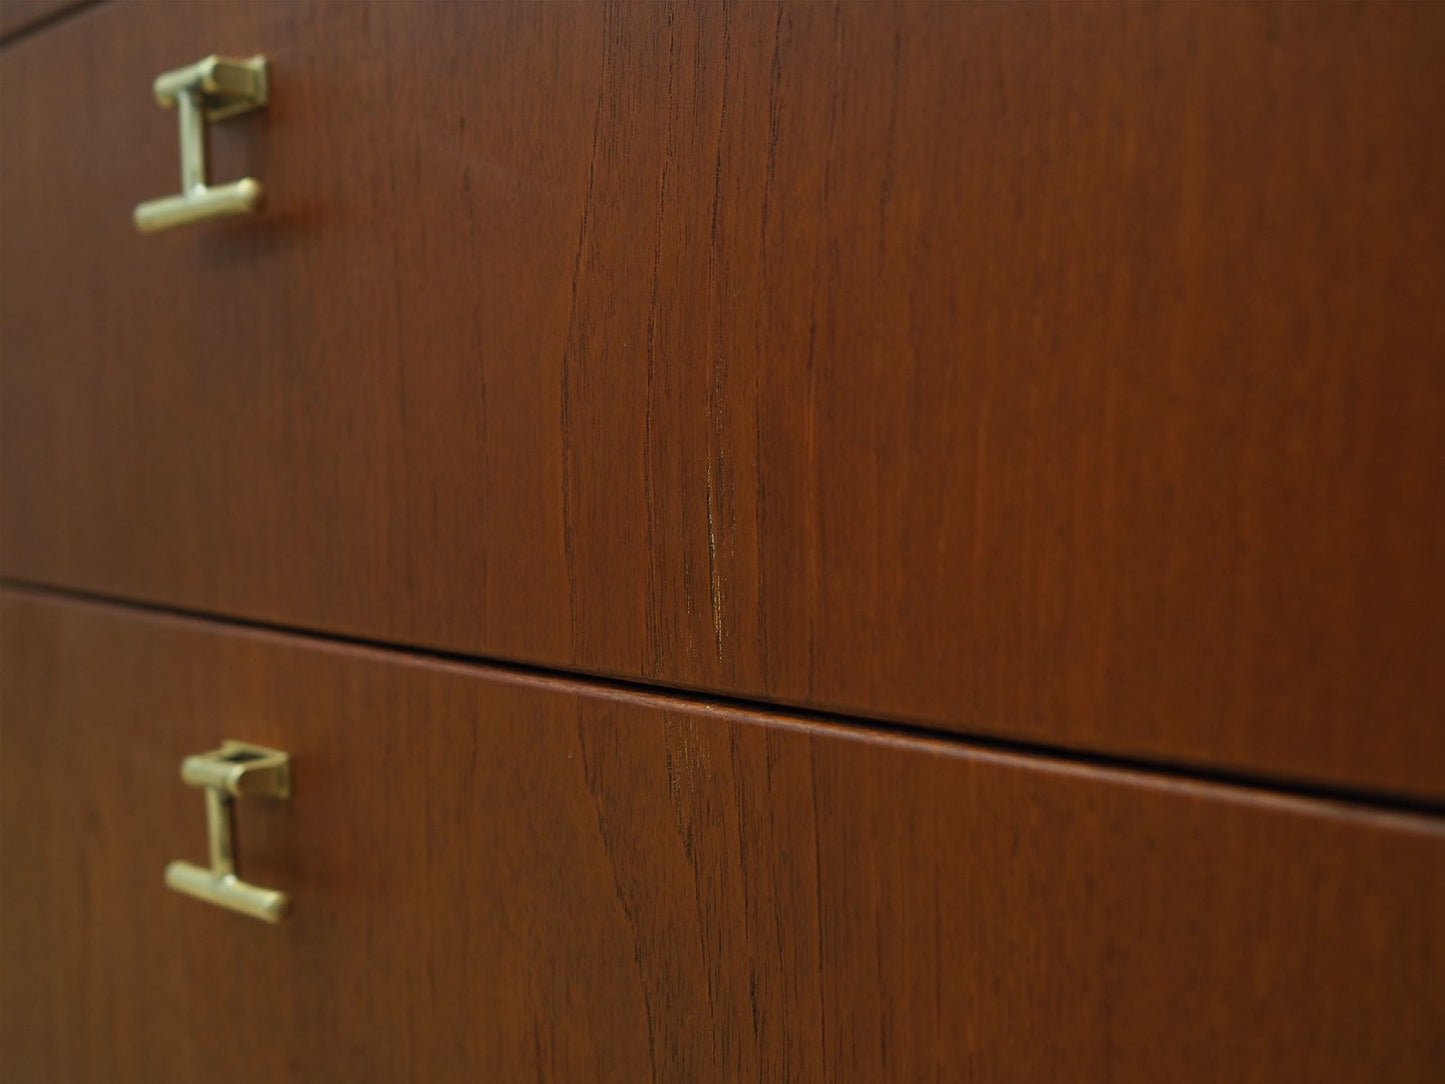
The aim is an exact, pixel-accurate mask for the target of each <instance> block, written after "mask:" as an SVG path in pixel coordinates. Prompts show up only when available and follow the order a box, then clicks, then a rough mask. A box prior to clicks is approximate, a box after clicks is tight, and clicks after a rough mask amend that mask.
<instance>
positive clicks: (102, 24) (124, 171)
mask: <svg viewBox="0 0 1445 1084" xmlns="http://www.w3.org/2000/svg"><path fill="white" fill-rule="evenodd" d="M217 50H219V51H222V52H230V53H238V54H245V53H249V52H251V51H253V50H255V51H264V52H265V53H267V54H268V55H269V56H270V57H271V58H272V60H273V63H274V76H275V83H274V87H275V94H274V100H273V103H272V105H271V107H270V109H269V110H267V111H266V113H264V114H262V115H256V116H253V117H250V118H247V119H242V120H235V121H230V122H227V123H225V124H223V125H220V126H219V127H218V128H217V129H216V131H215V134H214V140H213V142H214V149H215V157H216V160H217V166H218V168H217V176H218V178H220V179H231V178H234V177H238V176H241V175H243V174H246V173H251V174H254V175H255V176H257V177H259V178H260V179H261V180H262V181H263V182H264V183H265V184H266V185H268V186H269V190H270V193H271V204H270V207H269V209H268V210H267V211H266V213H265V214H264V216H262V217H259V218H256V219H254V220H252V221H233V222H229V223H223V224H217V225H211V226H206V227H201V228H193V229H188V230H184V231H179V232H176V233H174V234H170V235H165V236H152V237H141V236H139V235H137V234H136V233H135V232H134V231H133V229H132V228H131V225H130V221H129V213H130V208H131V206H132V205H133V204H134V203H136V202H137V201H140V200H143V199H146V198H149V197H153V196H156V195H160V194H163V193H166V192H168V191H171V190H172V189H173V188H174V187H175V185H176V169H177V167H176V156H177V152H176V135H175V124H174V117H173V116H172V115H171V114H170V113H165V112H162V111H160V110H158V109H156V108H155V106H154V105H153V104H152V102H151V99H150V95H149V91H148V87H149V83H150V80H151V78H152V77H153V76H154V75H155V74H156V73H157V72H159V71H162V70H165V69H167V68H170V67H174V66H176V65H178V64H181V63H185V62H188V61H191V60H194V59H196V58H197V57H200V56H202V55H205V54H206V53H209V52H212V51H217ZM1442 55H1445V7H1442V6H1441V5H1438V4H1419V5H1398V6H1391V5H1364V6H1354V5H1327V6H1317V5H1268V4H1265V5H1180V4H1171V5H1159V6H1138V5H1116V6H1105V7H1098V6H1091V5H1070V4H1065V5H1061V6H1046V5H1036V4H1026V5H998V4H991V5H982V6H976V7H968V6H959V5H952V4H949V5H915V4H907V5H898V6H885V5H874V6H865V5H852V6H850V5H844V6H842V7H837V8H835V7H831V6H825V5H813V4H803V5H797V6H784V7H781V8H779V7H774V6H765V5H746V6H741V7H724V6H712V5H708V6H704V7H701V8H691V7H685V6H684V7H673V6H631V5H623V6H617V7H603V6H584V7H576V8H573V7H562V6H558V5H537V6H498V5H489V4H453V5H443V6H436V7H431V6H424V5H419V4H384V5H363V4H329V5H317V6H308V5H292V4H271V5H262V6H251V5H247V6H232V5H225V4H219V3H218V4H194V5H165V6H163V7H152V6H147V5H129V4H117V5H106V6H103V7H101V8H98V9H96V10H94V11H91V12H88V13H86V14H85V15H84V16H83V17H81V18H78V19H76V20H74V21H73V22H69V21H67V22H65V23H62V24H58V25H57V26H55V27H53V28H51V29H50V30H48V31H47V32H46V33H45V34H44V35H36V36H35V37H33V38H30V39H25V40H21V41H20V42H18V43H16V44H15V46H13V47H12V48H10V49H8V50H7V51H6V53H5V57H4V63H3V82H4V93H3V95H0V98H3V102H0V108H3V112H4V115H3V125H0V147H3V162H4V169H5V177H4V184H3V191H0V216H3V221H0V225H3V232H4V245H3V255H0V315H3V339H0V346H3V369H0V475H3V476H0V482H3V486H0V495H3V511H4V523H3V532H0V567H3V572H4V574H5V575H6V576H8V577H11V578H15V579H20V580H26V581H32V582H37V583H51V584H63V585H68V586H70V587H74V588H80V589H85V590H89V591H95V592H101V593H106V594H111V595H115V596H120V597H129V598H141V599H150V600H156V601H161V602H165V603H170V604H174V605H179V606H183V607H188V608H193V609H198V610H203V611H209V612H216V613H222V614H230V615H244V616H247V617H252V618H259V619H264V620H267V621H272V622H278V623H283V624H289V625H296V626H301V627H308V628H317V629H325V630H331V631H337V632H343V633H349V634H355V635H359V636H364V637H369V638H374V639H380V640H386V641H393V642H406V643H414V644H419V645H428V646H433V647H441V648H446V649H450V650H454V651H458V652H464V653H470V654H474V655H480V656H488V657H496V658H502V659H518V660H527V661H530V662H534V663H539V664H543V665H547V666H553V667H560V668H567V669H575V670H580V671H586V672H593V673H601V674H609V675H620V676H626V677H630V678H637V679H642V680H646V681H651V682H656V683H661V684H669V685H681V686H687V687H692V688H697V689H702V690H715V691H721V692H727V693H731V694H736V695H739V696H744V697H749V698H757V699H763V700H772V701H777V702H782V703H793V704H809V705H815V706H818V707H822V708H827V709H832V710H837V711H841V712H846V713H852V714H858V715H872V716H877V717H886V718H891V719H898V720H905V721H911V722H917V723H921V724H925V725H928V726H931V727H938V728H945V729H951V730H957V731H961V732H965V733H979V734H994V735H1004V736H1009V737H1013V738H1019V739H1026V740H1029V741H1036V742H1045V743H1055V744H1058V745H1061V746H1066V747H1074V748H1083V749H1092V750H1102V751H1105V752H1109V753H1114V754H1123V755H1128V756H1142V757H1151V758H1161V759H1166V760H1174V761H1184V762H1189V763H1195V764H1201V765H1213V766H1221V767H1226V768H1231V769H1237V770H1244V771H1249V772H1257V773H1264V774H1272V775H1275V776H1280V777H1286V776H1287V777H1293V778H1302V779H1306V780H1316V781H1323V782H1327V783H1340V784H1347V785H1353V786H1360V787H1368V788H1379V789H1391V790H1396V791H1400V792H1408V793H1412V794H1415V795H1420V796H1427V797H1431V798H1434V799H1439V798H1441V797H1442V796H1445V772H1442V769H1441V765H1442V764H1445V727H1442V726H1441V725H1440V721H1441V719H1442V718H1445V662H1442V660H1445V624H1442V623H1445V617H1442V615H1445V574H1442V571H1441V568H1442V565H1441V561H1440V554H1441V553H1442V552H1445V513H1442V510H1441V502H1440V500H1439V499H1438V498H1439V494H1440V493H1441V492H1442V491H1445V424H1442V407H1445V359H1442V346H1441V344H1442V342H1445V305H1441V304H1440V299H1441V298H1442V297H1445V255H1442V254H1445V125H1442V124H1441V122H1440V118H1441V117H1442V116H1445V79H1442V77H1441V67H1440V58H1441V56H1442Z"/></svg>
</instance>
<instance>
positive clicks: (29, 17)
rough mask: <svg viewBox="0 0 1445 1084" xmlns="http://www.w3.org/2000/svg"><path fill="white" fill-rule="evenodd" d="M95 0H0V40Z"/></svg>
mask: <svg viewBox="0 0 1445 1084" xmlns="http://www.w3.org/2000/svg"><path fill="white" fill-rule="evenodd" d="M92 3H95V0H0V42H3V41H9V40H10V39H11V38H13V37H15V36H16V35H17V34H19V33H20V32H21V31H24V30H29V29H31V28H33V27H37V26H38V25H39V24H40V23H43V22H45V21H46V20H48V19H54V18H56V17H57V16H59V15H63V14H65V13H66V12H67V11H69V10H70V9H71V8H78V7H83V6H86V5H87V4H92Z"/></svg>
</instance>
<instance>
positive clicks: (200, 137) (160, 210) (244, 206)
mask: <svg viewBox="0 0 1445 1084" xmlns="http://www.w3.org/2000/svg"><path fill="white" fill-rule="evenodd" d="M152 89H153V91H154V94H155V99H156V104H157V105H159V106H161V107H162V108H163V109H175V110H176V112H177V113H178V114H179V121H180V140H181V191H180V193H179V194H177V195H174V196H162V197H161V198H160V199H153V200H147V201H146V202H145V203H141V204H138V205H137V206H136V209H135V215H134V217H135V225H136V229H138V230H140V231H141V232H142V233H156V232H158V231H160V230H168V229H171V228H172V227H175V226H184V225H186V224H188V223H191V222H204V221H206V220H207V219H212V218H223V217H225V216H227V215H239V214H246V213H248V212H250V211H254V210H256V209H257V208H258V207H260V206H261V202H262V200H263V198H264V197H265V191H264V189H262V187H261V182H260V181H258V180H256V179H255V178H254V177H244V178H242V179H241V180H239V181H232V182H231V183H229V184H219V185H212V184H211V183H210V178H209V168H208V166H207V162H206V123H207V122H208V121H220V120H225V119H226V118H227V117H235V116H239V115H241V114H242V113H249V112H251V111H252V110H253V109H261V108H263V107H264V106H265V105H266V103H267V102H268V101H270V96H271V88H270V76H269V72H268V68H267V64H266V58H265V57H264V56H260V55H257V56H253V57H248V58H246V59H244V60H240V59H236V58H234V57H224V56H208V57H206V59H205V60H199V61H197V62H196V63H194V64H188V65H186V66H185V67H184V68H177V69H175V70H174V71H168V72H164V73H162V74H161V75H158V76H157V77H156V81H155V84H154V86H153V88H152Z"/></svg>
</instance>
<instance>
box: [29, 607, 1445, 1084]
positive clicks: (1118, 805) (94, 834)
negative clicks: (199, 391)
mask: <svg viewBox="0 0 1445 1084" xmlns="http://www.w3.org/2000/svg"><path fill="white" fill-rule="evenodd" d="M0 616H3V621H0V635H3V670H0V673H3V685H0V690H3V711H4V726H3V730H0V741H3V749H0V754H3V755H0V842H3V849H4V864H3V867H0V879H3V899H0V902H3V907H0V954H3V957H0V1009H3V1011H0V1039H3V1042H0V1062H3V1066H0V1068H3V1070H4V1072H3V1075H4V1077H5V1079H7V1080H16V1081H20V1080H76V1081H80V1080H97V1081H99V1080H105V1081H131V1080H200V1079H205V1080H208V1081H216V1082H217V1084H219V1082H222V1081H229V1080H237V1081H240V1080H274V1081H290V1080H322V1079H324V1080H378V1081H395V1080H417V1081H422V1080H473V1079H480V1078H483V1077H484V1078H486V1079H493V1080H533V1079H547V1080H619V1081H628V1082H633V1081H639V1080H667V1081H674V1080H676V1081H708V1080H720V1081H735V1080H781V1079H790V1080H828V1081H848V1080H859V1081H878V1080H931V1079H938V1080H960V1079H965V1080H1008V1081H1030V1080H1063V1079H1067V1080H1120V1081H1124V1080H1140V1081H1159V1080H1169V1081H1194V1080H1261V1081H1271V1082H1273V1081H1279V1080H1310V1081H1327V1080H1328V1081H1334V1080H1340V1081H1360V1080H1389V1081H1410V1080H1438V1079H1439V1077H1440V1073H1441V1070H1442V1069H1445V831H1442V825H1441V822H1440V821H1427V820H1423V819H1420V818H1413V817H1405V816H1398V815H1387V814H1380V813H1370V812H1365V811H1361V810H1351V809H1349V808H1347V807H1343V806H1333V805H1328V804H1325V803H1321V802H1313V801H1304V800H1297V799H1277V798H1271V797H1268V796H1262V795H1260V794H1258V793H1251V792H1248V791H1242V790H1237V789H1233V788H1228V787H1221V786H1205V785H1193V784H1187V783H1171V782H1169V781H1167V780H1164V779H1162V778H1158V777H1152V776H1149V775H1144V774H1132V773H1122V772H1107V771H1098V770H1090V769H1083V768H1077V767H1069V766H1065V765H1060V764H1057V763H1050V762H1049V761H1047V760H1042V759H1039V760H1030V759H1025V758H1019V757H1013V756H1004V755H998V754H986V753H978V752H969V751H967V750H965V749H963V748H960V747H951V746H949V745H947V744H943V743H939V742H929V741H903V740H898V739H890V738H887V737H883V736H879V735H876V734H869V733H867V732H861V731H850V730H847V729H842V728H835V727H828V726H821V725H808V724H800V723H796V722H792V721H789V720H788V719H786V718H783V717H775V716H767V715H754V714H745V713H741V712H736V711H726V710H710V709H708V708H705V707H698V706H696V705H692V704H688V703H684V702H681V701H678V700H675V699H669V698H667V697H663V696H654V695H640V694H620V693H618V692H615V691H606V690H597V689H589V688H588V687H586V686H585V685H582V684H577V683H571V682H562V681H549V680H545V679H538V678H530V677H521V676H517V675H513V674H508V673H506V672H504V671H500V670H495V669H467V668H462V667H458V666H444V665H435V664H429V663H426V662H424V661H418V660H415V659H409V658H405V657H402V656H398V655H394V654H386V653H379V652H370V651H363V650H358V649H354V648H342V647H332V646H327V645H326V644H325V643H323V642H319V641H317V642H306V641H302V640H297V639H293V638H283V637H278V636H274V635H262V634H253V633H246V632H236V631H230V630H227V629H226V628H224V627H222V626H213V625H206V624H201V623H195V622H186V621H178V620H175V619H157V618H152V617H137V616H132V615H130V614H127V613H125V612H123V611H119V610H109V609H105V608H100V607H93V606H88V605H76V604H59V603H54V602H48V601H42V600H38V599H36V598H32V597H26V596H25V595H23V594H15V593H7V594H6V595H5V596H4V605H3V614H0ZM228 736H229V737H240V738H246V739H250V740H254V741H259V742H263V743H269V744H273V745H277V746H280V747H282V748H285V749H288V750H290V751H291V752H292V753H293V754H294V756H295V773H296V776H295V778H296V788H295V796H294V799H293V800H292V801H291V802H290V803H288V804H285V805H276V806H267V805H266V804H265V803H262V802H259V801H251V802H242V803H240V805H239V807H238V817H239V824H240V830H241V842H240V851H239V862H240V869H241V871H242V873H243V874H245V875H246V876H249V877H251V878H252V879H253V880H255V881H257V882H259V883H262V884H267V885H276V886H280V887H284V888H286V889H287V890H288V891H290V892H291V893H292V894H293V897H294V911H293V914H292V916H291V918H289V919H288V920H287V921H286V924H285V925H283V926H281V927H277V928H272V927H267V926H264V925H262V924H261V923H259V922H256V921H254V920H250V919H245V918H241V917H238V916H234V915H231V914H228V913H223V912H221V911H218V910H215V909H214V908H211V907H208V906H206V905H204V904H201V903H197V902H195V901H193V900H190V899H188V898H184V897H181V896H177V895H174V894H172V893H169V892H168V891H166V890H165V889H164V888H163V886H162V884H161V870H162V869H163V868H164V866H165V864H166V863H167V862H168V861H169V860H171V859H173V858H177V857H186V858H190V859H192V860H202V858H203V854H204V851H203V847H204V844H203V839H204V834H203V830H202V811H201V805H202V803H201V799H200V796H199V795H198V794H197V793H196V792H195V791H194V790H190V789H188V788H186V787H184V786H182V785H181V783H180V781H179V779H178V776H177V771H176V768H177V764H178V762H179V761H180V759H181V757H182V756H184V755H186V754H188V753H192V752H198V751H201V750H203V749H209V748H213V747H214V746H215V744H216V743H217V742H218V741H219V740H220V739H221V738H223V737H228Z"/></svg>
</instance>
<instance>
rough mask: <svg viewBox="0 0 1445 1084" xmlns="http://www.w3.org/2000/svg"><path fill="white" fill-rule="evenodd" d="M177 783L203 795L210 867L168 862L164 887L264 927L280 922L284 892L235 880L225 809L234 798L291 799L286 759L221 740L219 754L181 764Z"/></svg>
mask: <svg viewBox="0 0 1445 1084" xmlns="http://www.w3.org/2000/svg"><path fill="white" fill-rule="evenodd" d="M181 780H182V782H184V783H186V784H187V785H188V786H192V787H201V788H202V789H204V790H205V792H206V837H207V839H208V840H209V842H210V847H211V868H210V869H205V868H204V867H201V866H193V865H192V864H191V863H189V862H172V863H171V864H170V865H169V866H167V867H166V885H167V887H169V888H173V889H175V890H176V891H177V892H184V893H186V895H188V896H195V897H196V898H197V899H199V900H205V901H206V902H207V903H214V904H216V905H217V906H218V907H227V908H230V909H231V910H232V911H240V912H241V914H243V915H250V916H251V917H252V918H259V919H261V920H262V921H264V922H280V921H281V918H282V916H284V915H285V914H286V910H287V908H288V907H289V906H290V900H288V899H287V898H286V893H284V892H278V891H276V890H275V889H273V888H261V887H260V886H259V885H253V884H247V883H246V882H245V881H243V880H241V879H240V878H239V877H237V876H236V858H235V851H234V849H233V842H232V841H233V838H234V837H233V834H232V825H231V806H232V804H233V799H235V798H245V797H263V798H282V799H284V798H289V797H291V755H290V754H289V753H283V752H281V750H279V749H267V748H265V747H264V746H260V745H248V744H247V743H245V742H239V741H224V742H222V743H221V747H220V748H219V749H214V750H212V751H211V752H209V753H201V754H199V755H197V756H193V757H186V759H185V760H183V761H181Z"/></svg>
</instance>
